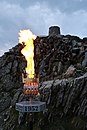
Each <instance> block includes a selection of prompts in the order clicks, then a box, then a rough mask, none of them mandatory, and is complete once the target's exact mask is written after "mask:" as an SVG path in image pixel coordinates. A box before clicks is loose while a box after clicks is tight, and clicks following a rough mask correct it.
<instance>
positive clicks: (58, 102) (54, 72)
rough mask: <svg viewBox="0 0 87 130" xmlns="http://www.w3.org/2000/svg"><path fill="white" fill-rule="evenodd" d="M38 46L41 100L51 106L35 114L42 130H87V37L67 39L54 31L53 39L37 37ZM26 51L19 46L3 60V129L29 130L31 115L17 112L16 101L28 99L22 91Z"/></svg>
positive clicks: (0, 80) (0, 115)
mask: <svg viewBox="0 0 87 130" xmlns="http://www.w3.org/2000/svg"><path fill="white" fill-rule="evenodd" d="M34 44H35V58H34V59H35V71H36V77H38V73H39V76H40V94H41V97H40V99H41V100H42V101H46V103H47V110H46V112H44V114H43V115H42V116H40V115H39V114H37V115H35V118H36V117H37V119H36V123H37V124H38V125H39V126H40V127H41V130H43V129H44V130H48V129H50V130H53V129H54V130H66V129H67V130H68V129H69V130H70V129H71V130H73V129H76V130H77V129H79V130H86V128H87V124H86V122H87V119H86V117H87V98H86V95H87V86H86V84H87V83H86V82H87V73H86V72H87V68H86V67H87V64H86V62H87V57H86V52H87V46H86V44H87V38H83V39H80V38H79V37H77V36H71V35H66V36H64V35H61V34H60V29H59V33H58V30H56V32H55V29H53V28H51V32H50V35H49V36H46V37H44V36H43V37H42V36H41V37H37V39H36V40H35V42H34ZM22 48H23V46H22V45H21V44H18V45H17V46H15V47H13V48H12V49H10V50H9V52H6V53H5V54H4V55H3V56H2V57H0V129H1V130H17V129H18V130H19V129H21V130H22V129H23V130H24V128H25V129H26V130H27V124H28V123H27V121H28V119H27V116H25V114H21V113H20V114H18V112H16V110H15V103H16V102H19V101H22V100H26V99H25V96H24V94H23V90H22V86H23V84H22V73H23V70H24V69H25V67H26V60H25V58H24V56H23V55H22V54H21V49H22ZM19 115H20V116H19ZM18 116H19V117H20V120H19V122H20V123H19V124H21V122H22V124H21V125H19V124H18V119H19V118H18ZM22 117H23V118H22Z"/></svg>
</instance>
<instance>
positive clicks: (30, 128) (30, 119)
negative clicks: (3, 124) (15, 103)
mask: <svg viewBox="0 0 87 130" xmlns="http://www.w3.org/2000/svg"><path fill="white" fill-rule="evenodd" d="M29 130H33V114H32V113H30V114H29Z"/></svg>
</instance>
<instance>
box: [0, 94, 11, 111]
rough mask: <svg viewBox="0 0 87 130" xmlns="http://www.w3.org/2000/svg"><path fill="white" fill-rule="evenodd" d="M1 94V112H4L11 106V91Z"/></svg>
mask: <svg viewBox="0 0 87 130" xmlns="http://www.w3.org/2000/svg"><path fill="white" fill-rule="evenodd" d="M0 96H1V98H0V112H2V111H4V110H5V109H7V108H8V107H10V103H11V97H10V95H9V93H1V94H0Z"/></svg>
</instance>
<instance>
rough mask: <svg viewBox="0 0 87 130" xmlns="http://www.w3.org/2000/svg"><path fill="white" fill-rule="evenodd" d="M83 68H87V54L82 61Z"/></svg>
mask: <svg viewBox="0 0 87 130" xmlns="http://www.w3.org/2000/svg"><path fill="white" fill-rule="evenodd" d="M82 66H83V67H86V66H87V52H85V57H84V60H83V61H82Z"/></svg>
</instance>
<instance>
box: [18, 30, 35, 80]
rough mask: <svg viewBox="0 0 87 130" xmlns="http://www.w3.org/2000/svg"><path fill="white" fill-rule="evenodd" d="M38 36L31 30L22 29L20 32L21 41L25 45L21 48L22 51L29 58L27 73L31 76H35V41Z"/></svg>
mask: <svg viewBox="0 0 87 130" xmlns="http://www.w3.org/2000/svg"><path fill="white" fill-rule="evenodd" d="M35 39H36V36H35V35H34V34H33V33H32V32H31V31H30V30H20V32H19V43H21V44H23V45H25V47H24V48H23V49H22V50H21V53H22V54H23V55H24V56H25V58H26V60H27V67H26V73H27V74H28V77H29V78H34V75H35V70H34V44H33V41H34V40H35Z"/></svg>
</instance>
